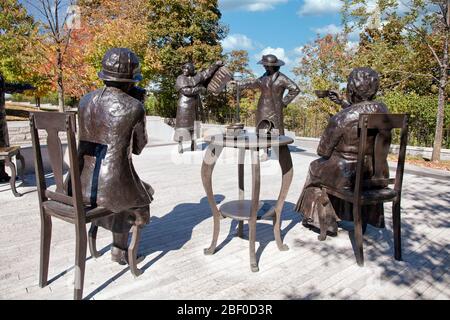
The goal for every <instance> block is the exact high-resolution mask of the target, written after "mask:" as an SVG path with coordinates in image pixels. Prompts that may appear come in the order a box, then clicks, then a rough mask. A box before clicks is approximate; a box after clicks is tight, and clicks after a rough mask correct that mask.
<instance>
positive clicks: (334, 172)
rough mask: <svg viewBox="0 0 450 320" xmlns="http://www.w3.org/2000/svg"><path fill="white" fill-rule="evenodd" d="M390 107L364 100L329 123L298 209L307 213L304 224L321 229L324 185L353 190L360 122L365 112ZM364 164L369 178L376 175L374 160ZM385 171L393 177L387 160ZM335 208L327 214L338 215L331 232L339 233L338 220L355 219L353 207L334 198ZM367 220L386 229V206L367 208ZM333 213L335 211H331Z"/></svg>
mask: <svg viewBox="0 0 450 320" xmlns="http://www.w3.org/2000/svg"><path fill="white" fill-rule="evenodd" d="M387 112H389V111H388V108H387V107H386V105H384V104H383V103H381V102H376V101H364V102H360V103H357V104H354V105H351V106H350V107H348V108H345V109H343V110H341V111H340V112H338V113H337V114H335V115H334V116H333V117H331V119H330V120H329V122H328V126H327V128H326V129H325V131H324V133H323V135H322V137H321V138H320V142H319V146H318V148H317V154H318V155H319V156H320V158H319V159H317V160H315V161H313V162H311V164H310V166H309V172H308V176H307V178H306V182H305V185H304V187H303V190H302V193H301V195H300V197H299V199H298V202H297V205H296V208H295V210H296V211H298V212H301V213H303V215H304V218H303V219H304V220H303V222H304V223H307V224H310V225H313V226H316V227H319V219H318V205H320V204H319V197H320V195H321V186H322V185H326V186H329V187H334V188H337V189H352V188H353V186H354V180H355V173H356V160H357V156H358V154H357V151H358V143H359V138H358V120H359V115H360V114H361V113H387ZM373 143H374V141H373V139H372V140H369V141H368V146H367V148H368V149H367V150H370V149H373ZM367 159H368V160H366V163H365V164H364V172H365V175H367V176H371V174H373V168H372V161H371V159H370V157H367ZM385 167H386V169H385V170H384V172H385V175H386V177H387V176H388V175H389V171H388V166H387V161H386V165H385ZM330 200H331V203H332V206H329V207H328V208H326V210H328V211H327V214H329V215H330V216H334V220H335V221H334V222H335V223H334V224H332V225H331V226H330V228H329V230H328V231H330V232H336V231H337V223H336V222H337V221H339V220H352V212H351V205H348V204H347V205H345V203H344V202H343V201H340V200H338V199H337V198H334V197H330ZM363 210H364V212H363V216H364V220H365V222H367V223H370V224H372V225H374V226H376V227H384V215H383V207H382V206H366V207H365V208H363ZM330 211H331V212H330Z"/></svg>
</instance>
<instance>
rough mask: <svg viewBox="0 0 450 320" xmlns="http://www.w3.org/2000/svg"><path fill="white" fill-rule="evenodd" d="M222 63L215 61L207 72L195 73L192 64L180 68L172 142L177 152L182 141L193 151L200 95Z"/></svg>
mask: <svg viewBox="0 0 450 320" xmlns="http://www.w3.org/2000/svg"><path fill="white" fill-rule="evenodd" d="M221 66H223V62H222V61H217V62H216V63H214V64H213V65H212V66H211V67H209V68H208V69H207V70H204V71H201V72H195V67H194V65H193V64H192V63H186V64H184V65H183V67H182V68H181V70H182V72H183V73H182V74H181V75H179V76H178V78H177V81H176V84H175V88H176V90H177V92H178V96H179V98H178V106H177V118H176V124H175V135H174V140H175V141H176V142H178V151H179V152H180V153H182V152H183V141H191V150H192V151H194V150H195V146H196V145H195V137H194V136H195V135H194V124H195V121H196V120H198V119H199V114H200V113H201V112H202V103H201V100H200V94H204V93H206V86H207V82H208V80H210V79H211V78H212V76H213V75H214V73H215V72H216V71H217V69H218V68H219V67H221Z"/></svg>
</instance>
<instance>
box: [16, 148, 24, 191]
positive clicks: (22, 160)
mask: <svg viewBox="0 0 450 320" xmlns="http://www.w3.org/2000/svg"><path fill="white" fill-rule="evenodd" d="M16 159H19V161H20V174H19V176H20V179H21V180H22V183H25V158H24V157H23V156H22V155H21V154H20V152H19V153H18V154H17V155H16Z"/></svg>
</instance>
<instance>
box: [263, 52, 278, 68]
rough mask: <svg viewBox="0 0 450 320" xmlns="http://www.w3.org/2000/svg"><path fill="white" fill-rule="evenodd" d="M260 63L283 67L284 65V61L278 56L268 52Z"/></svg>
mask: <svg viewBox="0 0 450 320" xmlns="http://www.w3.org/2000/svg"><path fill="white" fill-rule="evenodd" d="M258 64H262V65H264V66H269V67H281V66H284V61H283V60H280V59H278V58H277V56H275V55H273V54H266V55H264V56H262V59H261V61H258Z"/></svg>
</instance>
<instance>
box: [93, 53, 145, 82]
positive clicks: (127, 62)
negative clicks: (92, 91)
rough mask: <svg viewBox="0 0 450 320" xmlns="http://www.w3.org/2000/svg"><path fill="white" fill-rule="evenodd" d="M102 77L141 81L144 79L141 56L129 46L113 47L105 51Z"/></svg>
mask: <svg viewBox="0 0 450 320" xmlns="http://www.w3.org/2000/svg"><path fill="white" fill-rule="evenodd" d="M98 76H99V78H100V79H102V80H105V81H114V82H139V81H141V80H142V74H141V69H140V65H139V58H138V57H137V56H136V54H135V53H134V52H133V51H131V50H130V49H127V48H112V49H110V50H108V52H106V53H105V56H104V57H103V61H102V70H101V71H100V72H99V73H98Z"/></svg>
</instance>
